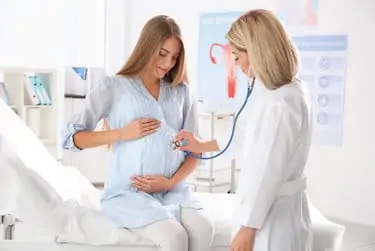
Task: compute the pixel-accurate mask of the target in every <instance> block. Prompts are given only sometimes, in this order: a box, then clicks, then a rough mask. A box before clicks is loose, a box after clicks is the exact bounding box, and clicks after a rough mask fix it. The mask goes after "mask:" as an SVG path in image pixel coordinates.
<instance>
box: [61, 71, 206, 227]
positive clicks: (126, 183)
mask: <svg viewBox="0 0 375 251" xmlns="http://www.w3.org/2000/svg"><path fill="white" fill-rule="evenodd" d="M196 108H197V107H196V103H195V102H194V101H193V97H192V95H191V93H190V89H189V86H188V85H186V84H184V83H181V84H179V85H177V86H172V85H171V84H170V83H167V82H165V81H162V82H161V85H160V93H159V99H158V100H156V99H155V98H154V97H153V96H152V95H151V94H150V93H149V92H148V91H147V89H146V87H145V86H144V85H143V83H142V81H141V80H140V78H138V77H131V78H126V77H122V76H113V77H105V78H103V79H102V80H101V81H100V83H99V84H98V86H97V87H96V88H95V89H94V90H92V92H91V93H90V94H89V95H88V98H87V100H86V106H85V108H84V110H83V111H82V112H81V113H80V114H77V115H75V116H74V117H73V118H72V119H71V120H70V121H69V123H68V125H67V127H66V128H65V130H64V135H63V137H64V138H63V147H64V149H71V150H75V151H79V150H80V149H78V148H77V147H76V146H75V144H74V142H73V135H74V134H75V133H76V132H78V131H92V130H94V129H95V127H96V125H97V123H98V122H99V121H100V120H102V119H103V118H106V119H107V120H108V122H109V125H110V128H111V129H119V128H123V127H124V126H125V125H127V124H128V123H130V122H131V121H133V120H135V119H139V118H156V119H158V120H159V121H160V122H161V125H160V128H159V129H158V130H157V131H156V132H155V133H153V134H151V135H148V136H146V137H143V138H140V139H137V140H132V141H119V142H116V143H115V144H114V146H113V149H112V153H111V164H110V172H109V178H108V180H107V182H106V184H105V189H104V193H103V197H102V205H103V210H104V213H105V214H106V215H107V217H108V218H109V219H110V220H111V221H112V222H114V223H115V224H116V225H117V226H119V227H126V228H134V227H140V226H144V225H147V224H150V223H153V222H156V221H159V220H163V219H176V220H180V209H181V207H192V208H196V209H199V208H201V204H200V203H199V201H197V200H195V199H194V198H193V196H192V193H191V190H190V188H189V186H188V184H187V183H186V182H185V181H183V182H181V183H180V184H178V185H177V186H176V187H175V188H174V189H173V190H172V191H169V192H164V193H155V194H146V193H143V192H138V191H137V190H136V189H135V188H133V187H131V179H130V178H131V176H133V175H147V174H161V175H165V176H166V177H168V178H170V177H172V175H173V174H174V173H175V172H176V171H177V170H178V168H179V167H180V166H181V164H182V162H183V161H184V160H185V154H184V153H183V152H181V151H175V150H173V149H172V148H171V140H172V138H173V137H174V136H175V135H176V134H177V133H178V132H179V131H180V130H181V129H185V130H187V131H190V132H194V133H196V132H197V126H198V121H197V120H198V117H197V109H196Z"/></svg>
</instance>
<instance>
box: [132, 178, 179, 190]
mask: <svg viewBox="0 0 375 251" xmlns="http://www.w3.org/2000/svg"><path fill="white" fill-rule="evenodd" d="M131 179H132V184H131V185H132V187H135V188H137V189H138V190H140V191H143V192H145V193H157V192H165V191H170V190H172V189H173V188H174V186H175V184H174V182H173V180H172V179H168V178H167V177H165V176H163V175H145V176H133V177H132V178H131Z"/></svg>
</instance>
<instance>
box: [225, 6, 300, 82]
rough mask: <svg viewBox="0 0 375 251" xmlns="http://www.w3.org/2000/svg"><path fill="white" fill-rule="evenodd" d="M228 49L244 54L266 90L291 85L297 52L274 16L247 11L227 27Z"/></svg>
mask: <svg viewBox="0 0 375 251" xmlns="http://www.w3.org/2000/svg"><path fill="white" fill-rule="evenodd" d="M227 39H228V40H229V43H230V44H231V46H232V47H233V48H234V49H236V50H238V51H241V52H245V53H246V54H247V57H248V60H249V64H250V66H251V68H252V71H253V73H254V75H255V76H256V77H259V79H260V80H261V81H262V82H263V84H264V85H265V86H266V88H268V89H277V88H279V87H281V86H283V85H285V84H289V83H290V82H292V81H293V80H294V79H295V77H296V75H297V73H298V70H299V60H298V51H297V49H296V46H295V44H294V42H293V40H292V39H291V38H290V36H289V35H288V33H287V31H286V30H285V28H284V26H283V25H282V24H281V23H280V22H279V20H278V19H277V17H276V16H275V15H274V14H273V13H272V12H270V11H268V10H262V9H257V10H251V11H249V12H247V13H245V14H244V15H242V16H241V17H239V18H238V19H237V20H236V21H235V22H234V23H233V24H232V25H231V27H230V30H229V32H228V34H227Z"/></svg>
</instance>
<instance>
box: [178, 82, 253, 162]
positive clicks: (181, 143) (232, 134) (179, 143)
mask: <svg viewBox="0 0 375 251" xmlns="http://www.w3.org/2000/svg"><path fill="white" fill-rule="evenodd" d="M254 83H255V77H253V78H252V80H251V84H250V81H248V87H247V93H246V98H245V101H244V102H243V104H242V106H241V107H240V109H239V110H238V112H237V114H236V116H235V117H234V121H233V126H232V133H231V135H230V138H229V140H228V143H227V145H226V146H225V147H224V149H223V150H221V151H220V152H219V153H217V154H215V155H212V156H210V157H201V156H198V155H195V154H193V153H191V152H187V151H185V153H186V155H188V156H191V157H193V158H196V159H201V160H210V159H215V158H217V157H219V156H220V155H222V154H223V153H224V152H225V151H226V150H228V148H229V146H230V144H231V143H232V140H233V137H234V133H235V131H236V125H237V119H238V118H239V116H240V114H241V112H242V111H243V109H244V108H245V106H246V105H247V102H248V100H249V98H250V96H251V93H252V92H253V89H254ZM186 143H187V142H184V140H182V141H176V142H174V144H175V147H176V148H178V147H180V146H183V145H186Z"/></svg>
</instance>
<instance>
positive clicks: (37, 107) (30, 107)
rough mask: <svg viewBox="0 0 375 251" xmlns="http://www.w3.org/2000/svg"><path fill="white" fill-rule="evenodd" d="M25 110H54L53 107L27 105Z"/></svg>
mask: <svg viewBox="0 0 375 251" xmlns="http://www.w3.org/2000/svg"><path fill="white" fill-rule="evenodd" d="M24 107H25V109H52V108H53V106H52V105H25V106H24Z"/></svg>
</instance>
